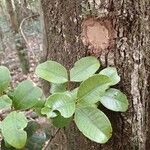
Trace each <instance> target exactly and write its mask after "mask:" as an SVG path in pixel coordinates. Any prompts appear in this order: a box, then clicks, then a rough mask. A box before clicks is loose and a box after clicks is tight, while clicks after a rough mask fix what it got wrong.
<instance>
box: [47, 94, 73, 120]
mask: <svg viewBox="0 0 150 150" xmlns="http://www.w3.org/2000/svg"><path fill="white" fill-rule="evenodd" d="M45 106H46V107H49V108H50V109H51V111H52V112H54V111H59V112H60V114H61V115H62V116H63V117H64V118H70V117H71V116H72V115H73V114H74V112H75V101H74V100H73V99H72V98H71V97H70V96H68V95H67V94H65V93H57V94H53V95H51V96H50V97H49V98H48V100H47V101H46V103H45Z"/></svg>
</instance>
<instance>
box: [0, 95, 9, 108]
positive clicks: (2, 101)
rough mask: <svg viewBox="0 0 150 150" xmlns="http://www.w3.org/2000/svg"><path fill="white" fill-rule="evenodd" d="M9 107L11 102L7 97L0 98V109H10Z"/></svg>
mask: <svg viewBox="0 0 150 150" xmlns="http://www.w3.org/2000/svg"><path fill="white" fill-rule="evenodd" d="M11 106H12V100H11V99H10V98H9V97H8V96H7V95H3V96H1V97H0V109H10V108H11Z"/></svg>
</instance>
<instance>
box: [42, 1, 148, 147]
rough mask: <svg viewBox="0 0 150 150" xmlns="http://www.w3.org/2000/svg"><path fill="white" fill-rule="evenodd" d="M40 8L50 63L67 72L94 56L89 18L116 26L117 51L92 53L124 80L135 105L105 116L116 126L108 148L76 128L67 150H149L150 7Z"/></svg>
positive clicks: (53, 4)
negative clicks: (86, 37)
mask: <svg viewBox="0 0 150 150" xmlns="http://www.w3.org/2000/svg"><path fill="white" fill-rule="evenodd" d="M41 3H42V8H43V12H44V21H45V27H46V34H47V36H46V38H45V40H46V42H47V47H46V49H45V55H44V56H45V59H52V60H56V61H58V62H60V63H62V64H64V65H65V66H66V67H67V68H71V67H72V65H73V63H74V62H75V61H76V60H77V59H78V58H81V57H83V56H86V55H87V52H89V51H92V50H91V49H90V48H89V47H88V46H85V45H84V44H83V42H82V40H81V32H82V22H83V20H84V18H87V17H93V18H96V19H100V20H101V19H103V20H105V19H106V20H107V19H109V20H111V23H112V26H113V28H114V29H115V31H116V33H117V36H116V38H115V46H114V47H111V48H109V49H105V50H99V51H100V52H99V53H96V54H95V53H92V52H91V53H92V54H93V55H96V57H98V58H99V59H100V61H101V62H102V65H103V67H105V66H115V67H116V68H117V69H118V71H119V74H120V76H121V79H122V80H121V83H120V84H119V85H118V88H120V89H121V90H122V91H124V93H125V94H126V95H127V97H128V99H129V103H130V107H129V110H128V111H127V112H126V113H114V112H109V111H107V110H104V111H105V112H106V113H107V115H108V117H109V119H110V120H111V122H112V125H113V136H112V138H111V140H110V141H109V142H108V143H107V144H105V145H101V144H96V143H93V142H90V141H89V140H87V139H86V138H84V137H83V136H82V135H81V134H80V133H79V132H78V130H77V128H76V127H75V126H74V124H72V125H71V127H70V128H69V129H67V134H66V135H67V138H68V141H67V142H68V150H77V149H78V150H83V149H84V150H98V149H101V150H108V149H109V150H148V149H149V147H150V142H149V138H150V131H149V127H150V105H149V94H150V93H149V91H148V88H149V85H150V83H149V81H150V73H149V71H150V68H149V67H150V66H149V62H150V51H149V49H150V43H149V42H150V33H149V30H150V29H149V27H150V14H149V12H150V1H149V0H138V1H135V0H120V1H118V0H105V1H104V0H77V1H71V0H53V1H51V0H42V1H41ZM58 143H59V141H58ZM58 149H59V148H58Z"/></svg>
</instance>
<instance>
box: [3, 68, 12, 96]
mask: <svg viewBox="0 0 150 150" xmlns="http://www.w3.org/2000/svg"><path fill="white" fill-rule="evenodd" d="M10 81H11V76H10V72H9V70H8V69H7V68H6V67H4V66H0V94H2V93H3V92H4V91H5V90H7V88H8V86H9V84H10Z"/></svg>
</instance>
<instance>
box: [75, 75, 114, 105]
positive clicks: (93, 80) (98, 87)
mask: <svg viewBox="0 0 150 150" xmlns="http://www.w3.org/2000/svg"><path fill="white" fill-rule="evenodd" d="M110 82H111V80H110V79H109V78H108V77H107V76H104V75H98V74H97V75H94V76H92V77H90V78H88V79H87V80H85V81H84V82H83V83H81V85H80V87H79V90H78V94H77V98H78V102H80V101H86V102H87V103H96V102H98V101H99V97H100V96H103V94H104V93H105V91H106V89H108V88H109V84H110Z"/></svg>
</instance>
